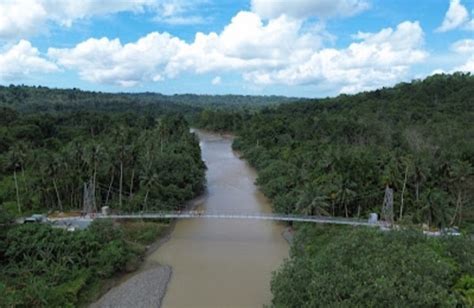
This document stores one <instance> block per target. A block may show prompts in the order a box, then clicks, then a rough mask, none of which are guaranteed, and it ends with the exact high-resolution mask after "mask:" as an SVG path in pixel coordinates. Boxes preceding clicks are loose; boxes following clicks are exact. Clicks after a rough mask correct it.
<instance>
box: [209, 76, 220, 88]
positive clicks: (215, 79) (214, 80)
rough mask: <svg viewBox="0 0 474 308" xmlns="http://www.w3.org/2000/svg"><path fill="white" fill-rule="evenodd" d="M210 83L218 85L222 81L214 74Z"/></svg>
mask: <svg viewBox="0 0 474 308" xmlns="http://www.w3.org/2000/svg"><path fill="white" fill-rule="evenodd" d="M211 83H212V85H214V86H217V85H220V84H221V83H222V78H221V76H216V77H215V78H214V79H212V81H211Z"/></svg>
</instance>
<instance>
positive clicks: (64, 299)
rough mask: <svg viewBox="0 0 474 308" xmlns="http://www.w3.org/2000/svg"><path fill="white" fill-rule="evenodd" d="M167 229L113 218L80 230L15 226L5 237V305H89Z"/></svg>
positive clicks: (0, 270) (0, 247) (1, 289)
mask: <svg viewBox="0 0 474 308" xmlns="http://www.w3.org/2000/svg"><path fill="white" fill-rule="evenodd" d="M164 227H165V226H162V225H161V224H156V223H152V222H148V223H143V222H141V223H137V224H135V225H129V224H120V225H119V224H115V223H113V222H112V221H109V220H96V221H94V222H93V223H92V224H91V225H90V226H89V228H87V229H85V230H79V231H75V232H68V231H66V230H63V229H55V228H52V227H51V226H50V225H46V224H25V225H18V226H16V227H10V228H8V232H6V234H2V235H3V236H2V237H3V238H2V239H1V241H0V299H1V302H0V306H1V307H76V306H78V305H84V304H86V303H88V302H90V301H91V300H94V299H95V298H96V297H97V296H98V295H100V293H101V292H103V291H104V290H103V288H105V287H106V285H107V281H110V279H111V278H113V277H115V276H117V274H120V273H122V272H129V271H133V270H135V269H136V268H137V267H138V265H139V263H140V262H141V259H142V258H143V255H144V252H145V245H149V244H151V242H153V241H155V240H156V238H157V237H158V236H159V235H160V232H163V228H164ZM2 232H3V233H5V230H2Z"/></svg>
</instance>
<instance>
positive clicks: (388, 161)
mask: <svg viewBox="0 0 474 308" xmlns="http://www.w3.org/2000/svg"><path fill="white" fill-rule="evenodd" d="M222 118H225V119H226V121H225V123H227V125H225V124H224V122H223V121H221V119H222ZM473 120H474V76H471V75H469V74H461V73H457V74H453V75H435V76H432V77H429V78H427V79H425V80H416V81H413V82H411V83H402V84H399V85H397V86H395V87H393V88H384V89H380V90H376V91H372V92H363V93H360V94H357V95H352V96H349V95H340V96H338V97H335V98H327V99H320V100H314V101H304V102H299V103H290V104H282V105H279V106H276V107H271V106H267V107H264V108H263V109H261V110H259V111H252V112H248V111H246V112H235V111H232V112H229V111H219V110H217V111H216V110H214V111H209V110H204V111H202V112H201V114H200V115H199V116H198V118H197V123H199V124H200V125H201V126H203V127H209V128H213V129H217V130H222V131H234V132H236V134H237V135H238V138H237V139H236V140H235V142H234V148H235V149H237V150H239V151H241V152H242V153H243V156H244V157H245V158H246V159H247V160H248V161H249V162H250V163H251V164H252V165H253V166H255V167H256V168H257V170H258V180H257V181H258V184H259V186H260V188H261V189H262V191H263V192H264V193H265V194H266V195H267V196H268V197H269V198H270V199H271V200H272V202H273V206H274V210H275V211H276V212H280V213H304V214H310V215H331V216H344V217H363V218H366V217H368V214H369V213H371V212H375V213H379V214H380V211H381V207H382V203H383V199H384V192H385V188H386V187H390V188H392V189H393V191H394V216H395V217H394V219H395V220H396V221H397V222H399V223H403V224H426V225H428V226H429V227H436V228H440V227H449V226H461V227H465V228H472V221H473V219H474V204H473V202H474V199H473V198H474V195H473V191H472V187H474V169H473V165H474V126H473V125H472V123H473Z"/></svg>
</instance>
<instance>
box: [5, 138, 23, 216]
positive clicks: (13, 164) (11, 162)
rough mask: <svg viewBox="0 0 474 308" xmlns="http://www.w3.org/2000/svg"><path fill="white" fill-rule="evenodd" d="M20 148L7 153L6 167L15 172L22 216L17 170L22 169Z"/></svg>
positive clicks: (17, 195) (19, 208)
mask: <svg viewBox="0 0 474 308" xmlns="http://www.w3.org/2000/svg"><path fill="white" fill-rule="evenodd" d="M19 151H20V150H19V147H17V146H13V147H12V148H11V149H10V150H9V151H8V153H7V157H8V159H7V161H6V167H7V169H10V170H13V180H14V182H15V191H16V203H17V207H18V213H19V214H21V212H22V211H21V202H20V189H19V187H18V177H17V173H16V172H17V170H18V169H19V168H21V161H22V158H21V154H20V152H19Z"/></svg>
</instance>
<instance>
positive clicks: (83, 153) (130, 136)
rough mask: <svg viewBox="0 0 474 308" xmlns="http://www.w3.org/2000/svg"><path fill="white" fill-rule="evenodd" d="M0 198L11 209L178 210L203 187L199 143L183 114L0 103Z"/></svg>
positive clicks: (20, 210) (19, 210)
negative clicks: (87, 204)
mask: <svg viewBox="0 0 474 308" xmlns="http://www.w3.org/2000/svg"><path fill="white" fill-rule="evenodd" d="M0 115H1V119H2V122H1V123H0V131H1V132H2V133H1V140H0V162H1V169H0V171H1V173H0V202H1V203H2V205H3V209H4V210H7V211H9V212H10V213H12V212H15V213H16V214H21V213H23V214H24V213H29V212H32V211H33V212H34V211H40V210H42V209H49V210H66V209H69V210H70V209H80V208H81V206H82V203H83V187H84V184H85V183H87V184H88V185H90V186H92V190H93V195H94V196H95V197H94V200H93V201H94V205H95V207H96V209H100V207H101V206H106V205H107V206H110V207H111V208H112V209H116V210H120V211H139V210H151V209H155V210H156V209H178V208H179V207H180V206H182V205H183V203H184V201H186V200H189V199H191V198H192V197H193V196H195V195H197V194H199V193H200V192H201V191H202V189H203V187H204V169H205V166H204V163H203V162H202V160H201V153H200V149H199V143H198V140H197V138H196V137H195V135H194V134H191V133H190V132H189V126H188V124H187V122H186V121H185V120H184V118H183V117H182V116H164V117H162V118H158V119H155V118H154V117H150V116H140V115H137V114H134V113H116V114H99V113H93V112H74V113H65V114H60V115H48V114H23V113H17V112H16V111H14V110H12V109H8V108H2V109H0Z"/></svg>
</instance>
